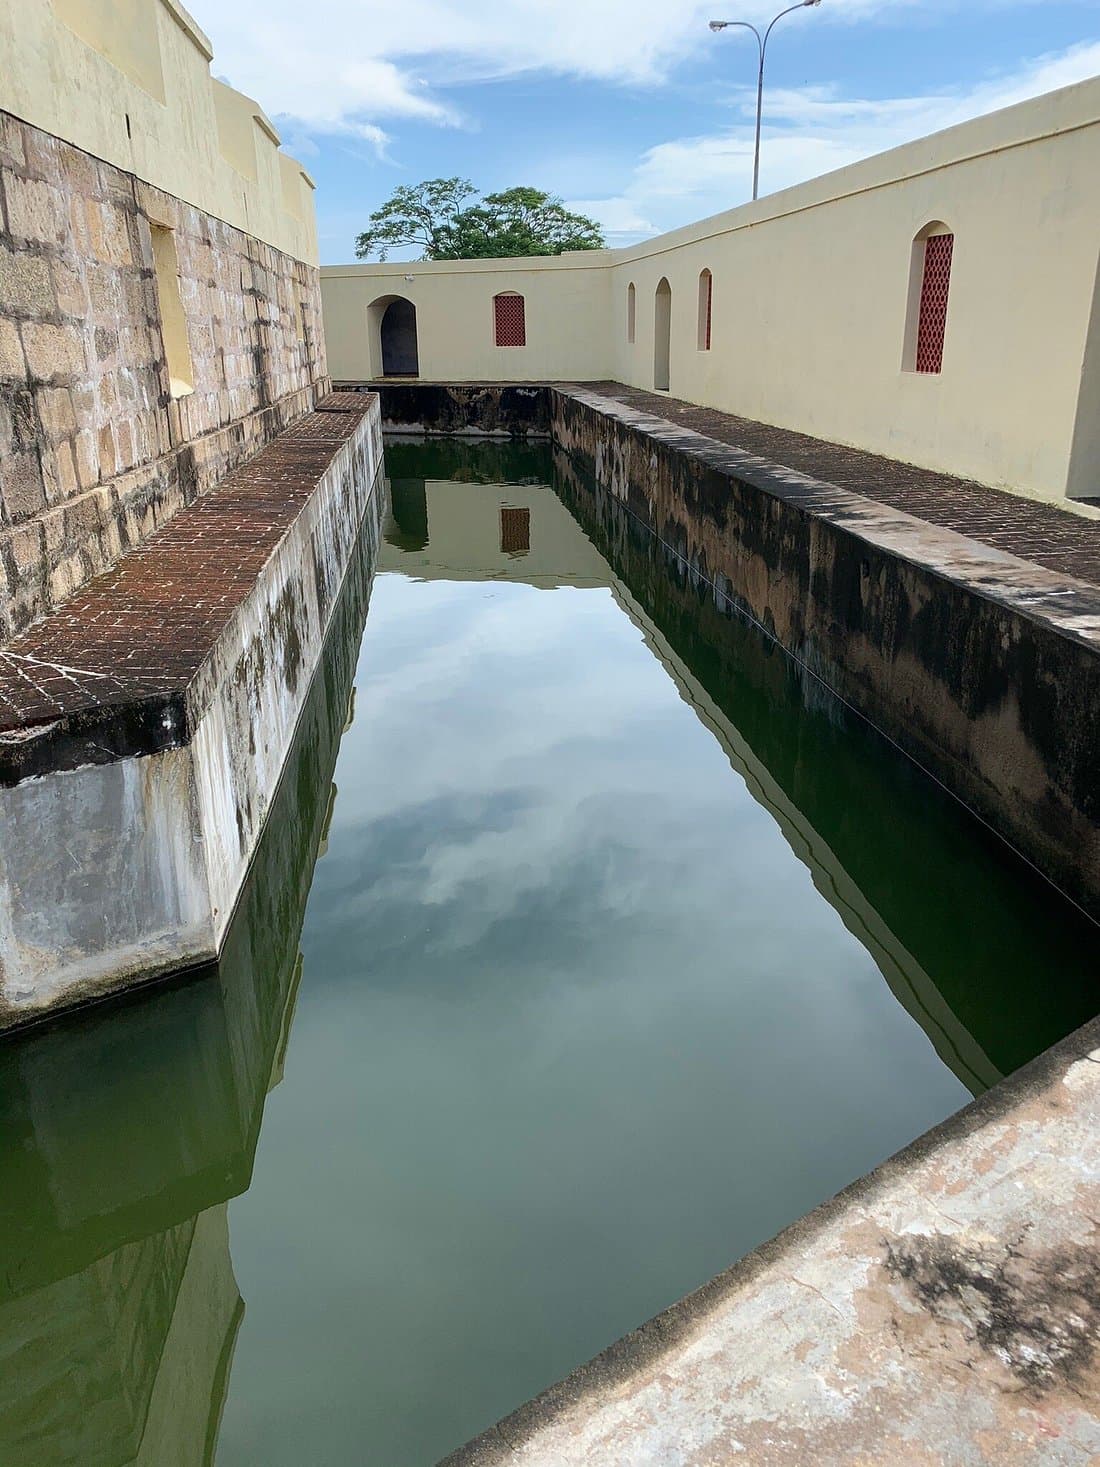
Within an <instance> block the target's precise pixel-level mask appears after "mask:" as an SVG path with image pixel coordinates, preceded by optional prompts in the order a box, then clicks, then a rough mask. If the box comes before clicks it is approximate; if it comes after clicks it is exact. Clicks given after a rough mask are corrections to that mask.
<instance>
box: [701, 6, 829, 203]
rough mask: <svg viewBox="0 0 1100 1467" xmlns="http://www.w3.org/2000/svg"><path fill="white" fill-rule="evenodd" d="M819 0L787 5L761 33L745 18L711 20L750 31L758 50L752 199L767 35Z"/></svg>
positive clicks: (756, 188)
mask: <svg viewBox="0 0 1100 1467" xmlns="http://www.w3.org/2000/svg"><path fill="white" fill-rule="evenodd" d="M820 4H821V0H798V4H797V5H791V6H788V8H787V9H786V10H781V11H780V12H779V14H778V15H777V16H776V17H775V19H774V20H773V21H772V22H771V25H769V26H768V29H767V30H766V31H765V32H764V34H763V35H761V34H760V32H759V31H758V30H757V29H756V27H755V26H754V25H753V24H752V22H751V21H747V20H712V21H711V22H710V28H711V30H712V31H724V30H729V29H730V28H731V27H734V26H736V27H739V28H740V29H741V30H746V31H752V33H753V35H754V36H755V37H756V45H757V48H758V49H759V52H760V69H759V71H758V72H757V73H756V149H755V151H754V153H753V163H752V196H753V198H754V199H756V198H759V197H760V123H761V119H762V117H763V115H764V57H765V56H766V54H767V50H768V37H769V36H770V35H771V33H772V28H773V27H774V25H775V22H776V21H777V20H782V19H783V17H784V16H785V15H791V14H793V13H794V11H796V10H807V9H809V8H810V7H811V6H813V5H820Z"/></svg>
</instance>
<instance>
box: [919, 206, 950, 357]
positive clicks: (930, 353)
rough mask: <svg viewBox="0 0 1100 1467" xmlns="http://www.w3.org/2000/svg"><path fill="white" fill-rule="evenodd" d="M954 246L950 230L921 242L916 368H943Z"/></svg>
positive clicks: (932, 235) (930, 236)
mask: <svg viewBox="0 0 1100 1467" xmlns="http://www.w3.org/2000/svg"><path fill="white" fill-rule="evenodd" d="M954 249H955V236H954V235H953V234H931V235H929V236H928V238H927V239H926V240H925V242H924V276H923V278H922V280H921V288H920V315H919V317H918V320H917V357H916V363H915V365H916V369H917V371H918V372H939V371H941V370H942V368H943V339H944V333H945V331H946V329H947V296H948V292H949V291H950V288H951V256H952V254H953V253H954Z"/></svg>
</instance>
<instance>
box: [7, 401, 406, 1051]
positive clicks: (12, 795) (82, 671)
mask: <svg viewBox="0 0 1100 1467" xmlns="http://www.w3.org/2000/svg"><path fill="white" fill-rule="evenodd" d="M321 408H322V410H321V411H318V412H315V413H312V414H310V415H308V416H306V417H305V418H303V419H301V420H300V421H299V422H298V423H297V424H295V425H294V426H293V427H292V428H290V429H289V430H287V431H286V432H285V433H284V434H283V435H281V436H280V437H279V438H278V439H277V440H275V441H274V442H273V443H271V444H270V445H268V447H266V448H265V449H263V450H262V451H261V452H260V453H259V454H258V455H256V456H255V457H253V458H252V459H251V460H249V461H248V462H247V463H246V464H244V465H242V466H241V467H240V468H238V469H236V470H235V471H234V472H233V473H231V474H230V475H229V476H228V477H227V479H226V480H225V481H224V483H223V484H222V485H221V486H220V487H219V488H218V489H217V490H216V491H214V492H213V493H211V494H209V495H207V496H205V497H204V498H202V499H200V500H199V501H198V502H196V503H194V504H192V505H191V506H189V507H188V508H186V509H184V510H182V511H181V512H180V513H179V514H177V515H176V517H175V518H174V519H173V521H172V523H171V524H169V525H168V526H166V527H165V528H164V529H163V530H161V531H160V532H159V533H157V534H156V535H154V536H153V537H151V539H150V540H149V541H148V543H147V544H145V545H144V546H142V547H141V548H140V549H137V550H135V551H133V552H131V554H129V555H127V556H125V557H123V559H122V560H120V561H119V563H118V564H117V565H116V566H115V567H114V568H113V569H112V570H111V571H109V572H108V573H106V574H104V575H102V576H100V577H98V578H97V579H95V580H94V581H93V582H92V583H91V584H90V585H88V586H87V587H86V588H84V589H83V590H82V591H81V592H80V593H79V594H77V595H75V596H74V597H72V598H71V599H70V600H69V601H68V603H67V604H66V605H65V606H64V607H63V608H61V609H60V610H58V611H55V612H54V613H52V614H51V615H50V616H48V617H46V618H45V619H43V620H41V621H39V622H38V623H36V624H35V625H34V626H32V627H31V628H29V629H28V630H27V631H26V632H25V633H23V635H22V636H20V637H17V638H15V639H14V640H13V641H11V642H10V643H9V644H8V645H7V646H6V647H4V648H2V649H0V785H3V786H5V787H4V788H0V825H2V827H3V830H4V842H3V846H2V848H0V1028H3V1027H5V1026H11V1025H13V1024H19V1023H23V1022H26V1021H28V1020H29V1019H32V1018H35V1017H37V1016H40V1015H41V1014H43V1013H45V1012H48V1011H50V1010H52V1009H55V1008H59V1007H69V1006H72V1005H73V1004H75V1003H78V1002H81V1001H86V1000H88V999H91V998H94V997H98V996H100V995H102V994H104V993H108V992H111V991H114V990H116V989H119V988H123V987H127V986H130V985H132V984H133V983H135V982H141V981H147V980H149V979H150V978H152V977H155V976H157V975H158V974H161V973H164V972H167V971H169V970H172V969H176V968H180V967H184V966H187V965H190V964H196V963H200V962H205V961H209V960H212V959H214V958H216V957H217V955H218V952H219V950H220V946H221V942H222V938H223V936H224V934H225V931H226V928H227V925H228V922H229V919H230V917H231V915H232V912H233V909H234V905H235V902H236V899H237V896H238V893H239V891H240V889H241V886H242V883H243V881H244V878H245V874H246V871H247V869H248V865H249V862H250V860H251V857H252V853H253V851H254V850H255V847H256V845H257V842H258V840H259V837H260V834H261V832H262V830H263V827H264V824H265V821H266V818H267V815H268V812H269V810H270V807H271V803H272V800H273V798H274V794H275V791H276V789H277V787H278V784H279V778H280V774H281V771H282V768H283V764H284V761H285V759H286V754H287V750H288V748H289V747H290V742H291V739H292V737H293V733H294V729H295V726H296V724H297V721H298V716H299V713H300V710H301V708H302V706H303V703H304V700H305V698H306V694H307V691H308V688H309V685H310V679H311V676H312V674H313V670H314V669H315V667H316V666H317V664H318V660H319V657H320V651H321V647H322V644H323V641H324V638H325V633H326V629H327V627H328V624H329V621H330V619H331V617H332V614H333V609H334V607H335V604H336V601H337V596H338V593H339V590H340V586H341V584H342V581H343V577H344V572H345V570H346V568H347V566H348V564H349V561H350V559H351V557H352V553H353V549H354V546H355V543H356V539H357V536H358V534H359V531H360V526H361V524H362V523H363V521H364V519H367V518H369V517H370V516H376V515H377V513H378V512H379V499H380V492H381V491H380V490H379V488H378V485H379V481H380V477H381V469H382V453H381V448H382V444H381V430H380V422H379V415H378V403H377V399H376V398H375V397H373V396H370V395H360V394H356V395H352V396H350V397H348V396H344V395H341V394H333V395H332V396H331V397H329V398H327V399H323V400H322V404H321ZM371 522H372V524H373V520H372V521H371Z"/></svg>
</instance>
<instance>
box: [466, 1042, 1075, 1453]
mask: <svg viewBox="0 0 1100 1467" xmlns="http://www.w3.org/2000/svg"><path fill="white" fill-rule="evenodd" d="M1098 1134H1100V1020H1097V1021H1094V1022H1093V1023H1091V1024H1088V1025H1086V1026H1085V1027H1084V1028H1083V1029H1080V1030H1078V1032H1077V1033H1076V1034H1074V1035H1071V1036H1070V1038H1069V1039H1067V1040H1065V1041H1063V1042H1062V1043H1061V1044H1059V1045H1057V1046H1055V1047H1054V1048H1053V1049H1051V1050H1048V1051H1047V1053H1046V1054H1045V1055H1043V1056H1041V1057H1040V1058H1039V1059H1038V1060H1036V1061H1034V1062H1033V1063H1032V1064H1031V1065H1029V1066H1027V1067H1025V1069H1023V1070H1021V1071H1019V1072H1018V1073H1017V1074H1016V1075H1015V1076H1013V1077H1012V1078H1011V1079H1009V1080H1006V1081H1004V1082H1002V1083H1001V1084H1000V1085H999V1086H997V1087H996V1088H995V1089H994V1090H991V1091H990V1092H988V1094H987V1095H985V1096H983V1097H982V1099H981V1100H979V1101H976V1102H974V1104H972V1105H970V1106H968V1107H967V1108H966V1109H965V1110H963V1111H960V1112H959V1113H958V1115H956V1116H954V1117H952V1119H951V1120H949V1121H947V1122H945V1123H944V1125H942V1126H940V1127H938V1128H937V1129H935V1130H933V1131H930V1132H929V1133H928V1134H927V1135H926V1136H924V1137H922V1138H921V1139H920V1140H919V1141H917V1142H915V1143H914V1144H913V1145H912V1146H910V1147H908V1148H906V1150H904V1151H902V1152H900V1153H899V1154H898V1155H897V1156H896V1157H894V1158H893V1159H892V1160H891V1161H888V1162H886V1163H885V1164H884V1165H883V1166H881V1167H879V1168H878V1169H877V1170H876V1171H874V1172H871V1173H870V1174H869V1175H868V1176H867V1177H865V1178H864V1179H863V1180H861V1181H860V1182H857V1183H856V1184H855V1185H854V1186H852V1187H850V1188H848V1189H847V1190H846V1191H845V1192H843V1193H841V1194H840V1195H839V1196H838V1197H836V1198H834V1199H833V1200H832V1201H831V1202H828V1203H826V1204H825V1205H824V1206H823V1207H820V1208H818V1209H817V1210H816V1211H815V1212H812V1213H810V1214H809V1215H808V1216H807V1217H805V1218H803V1219H802V1220H801V1221H800V1222H798V1223H796V1224H795V1225H794V1226H793V1227H791V1228H788V1229H787V1230H786V1231H785V1232H783V1233H781V1234H780V1235H779V1237H778V1238H776V1239H775V1240H774V1241H773V1242H771V1243H768V1244H766V1245H765V1246H764V1247H763V1248H760V1249H757V1250H756V1251H755V1252H754V1253H751V1254H749V1255H748V1257H747V1258H745V1259H744V1260H742V1262H741V1263H739V1264H737V1265H736V1266H735V1267H734V1268H732V1269H730V1270H729V1271H728V1272H727V1273H724V1274H721V1275H719V1277H718V1278H716V1279H714V1280H713V1281H712V1282H711V1283H709V1284H707V1285H705V1286H704V1287H703V1288H702V1289H700V1290H699V1291H698V1292H697V1293H695V1294H692V1295H689V1296H688V1297H687V1298H686V1299H684V1300H682V1301H681V1302H680V1303H679V1304H676V1305H674V1306H673V1307H672V1308H671V1309H669V1310H667V1311H666V1312H665V1313H664V1314H661V1315H658V1316H657V1317H656V1318H655V1319H653V1320H651V1321H650V1323H649V1324H647V1325H644V1326H643V1327H642V1328H641V1329H640V1330H638V1331H637V1332H636V1333H634V1334H632V1335H629V1336H627V1337H626V1338H625V1339H623V1340H621V1341H620V1342H619V1343H618V1344H616V1345H613V1346H612V1347H611V1348H610V1349H609V1350H607V1351H605V1352H604V1354H602V1355H599V1356H597V1357H596V1359H595V1360H593V1361H591V1362H590V1363H589V1364H588V1365H585V1366H583V1367H582V1368H581V1369H580V1370H578V1371H576V1372H575V1373H574V1374H573V1375H571V1376H570V1377H568V1378H567V1379H566V1380H565V1381H563V1382H562V1383H561V1384H559V1385H556V1386H553V1387H552V1388H551V1389H550V1390H548V1391H546V1392H544V1393H543V1394H542V1395H541V1396H538V1397H537V1398H536V1399H535V1400H534V1401H532V1402H530V1403H529V1404H528V1405H527V1406H524V1407H522V1408H521V1409H520V1410H519V1411H517V1412H515V1413H514V1414H513V1415H512V1416H509V1417H507V1418H506V1419H505V1420H504V1421H502V1422H500V1423H499V1424H498V1425H497V1426H495V1427H492V1428H491V1429H490V1430H489V1431H487V1432H486V1433H485V1434H484V1435H483V1436H480V1437H478V1438H477V1439H476V1440H475V1441H473V1442H471V1443H470V1444H469V1445H468V1446H466V1447H464V1448H462V1449H460V1450H459V1451H458V1452H455V1453H453V1454H452V1455H451V1456H450V1457H448V1458H447V1459H446V1463H445V1467H504V1464H507V1467H717V1464H727V1463H735V1462H744V1463H746V1464H751V1467H808V1464H811V1463H815V1464H817V1463H820V1464H825V1463H828V1464H830V1467H857V1464H858V1467H868V1464H871V1463H886V1462H891V1463H898V1464H904V1467H945V1464H950V1467H986V1464H989V1467H992V1464H996V1467H1070V1464H1082V1463H1086V1462H1094V1461H1096V1460H1097V1454H1098V1453H1100V1247H1098V1238H1097V1230H1098V1225H1100V1148H1098V1147H1097V1144H1096V1138H1097V1135H1098Z"/></svg>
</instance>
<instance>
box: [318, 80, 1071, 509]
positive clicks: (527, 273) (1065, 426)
mask: <svg viewBox="0 0 1100 1467" xmlns="http://www.w3.org/2000/svg"><path fill="white" fill-rule="evenodd" d="M1098 174H1100V79H1097V80H1092V81H1087V82H1082V83H1080V84H1079V85H1077V86H1072V87H1066V88H1063V89H1062V90H1061V91H1057V92H1052V93H1050V94H1049V95H1047V96H1044V97H1039V98H1036V99H1034V100H1032V101H1028V102H1023V103H1020V104H1019V105H1017V106H1014V107H1009V108H1006V109H1004V110H1003V111H1000V112H996V113H993V114H991V115H989V116H987V117H981V118H977V119H976V120H974V121H972V122H967V123H964V124H962V125H961V126H958V127H953V128H950V129H948V130H947V131H945V132H942V133H937V134H936V135H934V136H932V137H927V138H922V139H920V140H919V141H917V142H914V143H909V144H907V145H906V146H904V147H901V148H896V149H893V150H892V151H890V152H888V153H883V154H881V155H879V156H878V157H875V158H869V159H866V160H864V161H863V162H860V163H856V164H853V165H852V166H850V167H848V168H843V169H840V170H838V171H837V172H835V173H830V174H828V175H826V176H825V177H823V178H819V179H814V180H812V181H810V182H807V183H804V184H800V185H799V186H798V187H796V188H791V189H786V190H784V191H782V192H781V193H778V194H774V195H772V196H771V197H767V198H763V199H761V200H759V201H758V202H756V203H751V204H745V205H743V206H741V207H740V208H737V209H732V210H730V211H729V212H727V213H724V214H719V215H716V216H715V217H714V218H712V219H704V220H700V221H698V222H697V223H693V224H690V225H688V226H686V227H685V228H683V229H679V230H676V231H674V232H673V233H670V234H665V235H660V236H658V237H657V238H655V239H651V240H646V241H645V242H644V243H642V244H640V245H635V246H631V247H630V248H627V249H622V250H608V251H604V252H602V253H593V252H587V253H585V252H582V253H578V254H574V255H565V256H561V257H559V258H555V259H545V260H541V261H530V262H528V261H523V262H520V261H514V260H508V261H490V260H473V261H457V262H452V261H444V262H439V263H434V264H433V263H425V262H417V263H415V264H402V263H397V264H384V265H380V264H372V265H339V266H335V265H334V266H326V267H325V268H324V269H323V270H322V272H321V276H322V292H323V295H324V300H325V311H326V318H327V329H328V336H329V347H330V355H331V363H332V370H333V373H334V374H335V375H336V376H337V377H339V378H341V379H342V380H353V379H357V378H358V379H361V380H367V379H370V378H371V377H373V376H375V375H377V367H376V365H375V362H376V356H377V353H376V351H375V336H376V334H377V322H376V321H374V320H373V318H371V316H370V314H369V307H370V303H371V302H372V301H373V300H375V299H376V298H378V297H381V296H387V295H390V294H399V295H402V296H405V297H407V298H408V299H409V300H411V301H412V302H413V303H414V304H415V306H416V309H417V330H418V336H419V344H420V372H421V375H422V376H424V377H425V378H434V379H440V380H443V381H449V380H467V381H471V380H478V379H485V378H495V379H498V380H505V381H532V380H539V379H541V380H543V381H554V380H561V379H572V380H574V381H598V380H604V379H614V380H617V381H620V382H625V383H628V384H629V385H631V386H634V387H644V388H654V387H657V386H659V387H662V388H668V389H669V390H670V391H671V393H672V394H673V395H674V396H675V397H678V398H683V399H686V400H687V401H689V402H693V403H700V404H703V405H705V406H708V407H713V408H718V409H721V410H722V411H725V412H730V413H735V414H738V415H739V416H742V417H745V418H751V419H756V420H759V421H761V422H764V423H770V424H774V425H776V426H779V427H783V428H790V429H794V430H797V431H799V432H803V433H808V434H811V435H813V436H814V437H818V438H824V439H828V440H830V441H833V442H837V443H842V444H847V445H850V446H853V447H856V448H862V449H868V450H871V451H873V452H876V453H881V454H885V455H887V456H889V457H891V458H895V459H900V460H903V461H905V462H909V463H913V464H919V465H922V466H924V467H925V468H929V469H935V470H939V471H942V472H944V473H948V474H953V475H956V476H958V477H962V478H973V479H977V480H979V481H980V482H982V483H985V484H992V485H995V486H1001V487H1008V488H1012V489H1021V490H1025V491H1028V492H1032V493H1035V494H1039V495H1044V496H1048V497H1050V498H1060V497H1064V496H1065V495H1066V494H1072V495H1075V496H1086V495H1088V494H1090V493H1097V492H1098V490H1097V487H1096V486H1097V483H1098V481H1100V461H1098V460H1097V458H1096V454H1097V452H1098V451H1100V450H1098V448H1097V442H1096V435H1095V432H1094V430H1093V427H1092V424H1093V422H1094V420H1095V412H1096V402H1095V398H1096V380H1097V375H1098V369H1097V368H1096V366H1095V362H1096V360H1097V358H1098V355H1100V317H1098V316H1097V315H1096V314H1095V313H1094V312H1093V310H1092V302H1093V292H1094V289H1095V285H1096V280H1097V258H1098V240H1100V190H1097V188H1096V185H1095V180H1096V177H1097V175H1098ZM933 226H935V227H936V228H937V229H939V230H941V231H943V230H946V231H950V232H952V233H953V234H954V236H955V244H954V256H953V262H952V267H951V284H950V295H949V301H948V310H947V328H946V338H945V343H944V357H943V367H942V371H941V372H939V373H929V372H916V371H913V370H910V369H909V367H910V362H909V359H908V356H907V342H908V332H909V328H910V327H911V326H912V312H911V271H912V267H913V258H914V244H915V242H916V241H919V240H922V239H923V234H924V231H926V230H927V229H929V228H931V227H933ZM921 258H922V260H923V256H922V257H921ZM704 271H709V272H710V276H711V280H712V286H713V292H712V299H711V311H710V315H711V332H710V346H709V348H708V347H707V346H706V343H705V340H701V337H700V331H699V320H700V279H701V276H702V273H703V272H704ZM406 276H411V277H412V278H411V279H407V278H405V277H406ZM662 282H666V283H667V285H668V287H670V288H671V329H670V332H669V334H668V340H667V348H666V349H665V350H660V349H659V347H661V346H663V343H659V342H658V340H657V314H658V313H657V309H656V299H657V291H658V287H659V286H660V285H661V284H662ZM501 290H509V291H517V292H519V293H520V294H522V295H523V296H524V298H525V301H526V312H527V345H526V346H525V347H523V348H498V347H495V346H494V345H493V336H492V298H493V296H494V295H495V294H496V292H498V291H501ZM631 292H633V298H634V321H633V329H631V324H630V317H629V301H630V297H631ZM703 314H704V319H705V310H704V313H703ZM658 356H661V357H662V359H664V357H666V356H667V359H668V362H669V365H670V375H669V380H668V382H663V381H662V382H660V383H658V382H657V381H656V380H655V371H654V369H655V362H656V358H657V357H658ZM1083 372H1084V374H1085V382H1084V388H1083V386H1082V374H1083ZM1082 409H1083V412H1082V411H1081V410H1082Z"/></svg>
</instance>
